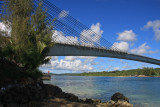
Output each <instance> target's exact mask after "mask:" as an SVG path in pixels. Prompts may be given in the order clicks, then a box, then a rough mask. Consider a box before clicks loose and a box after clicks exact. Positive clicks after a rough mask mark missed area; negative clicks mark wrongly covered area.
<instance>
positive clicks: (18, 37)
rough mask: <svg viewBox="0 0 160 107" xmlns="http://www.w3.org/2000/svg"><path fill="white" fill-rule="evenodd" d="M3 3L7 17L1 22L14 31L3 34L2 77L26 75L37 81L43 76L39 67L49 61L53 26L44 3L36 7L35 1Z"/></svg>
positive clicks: (0, 48) (0, 33) (0, 49)
mask: <svg viewBox="0 0 160 107" xmlns="http://www.w3.org/2000/svg"><path fill="white" fill-rule="evenodd" d="M3 1H4V2H5V4H4V6H3V7H4V10H5V14H3V15H1V17H0V21H1V22H2V23H3V24H4V25H5V26H6V27H7V28H8V29H12V30H11V32H9V33H8V32H5V31H0V61H1V62H3V63H2V64H1V65H0V77H2V76H3V77H6V78H11V77H12V78H13V79H14V78H18V77H22V74H24V75H23V76H30V77H32V78H35V79H37V78H39V77H40V76H41V72H40V71H39V69H38V67H39V66H40V65H42V64H44V63H47V62H48V61H49V60H50V57H47V53H48V52H49V49H50V47H52V46H53V45H54V43H53V42H52V34H53V26H52V25H51V24H50V20H48V19H47V13H46V11H45V10H44V9H43V8H42V3H41V2H39V4H38V6H37V7H35V6H34V2H33V0H3ZM4 63H5V64H4ZM12 74H13V75H12ZM14 74H15V75H14Z"/></svg>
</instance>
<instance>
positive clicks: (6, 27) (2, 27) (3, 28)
mask: <svg viewBox="0 0 160 107" xmlns="http://www.w3.org/2000/svg"><path fill="white" fill-rule="evenodd" d="M10 26H11V24H10V23H9V22H7V24H4V23H3V22H0V33H1V34H2V35H3V36H10V34H11V27H10Z"/></svg>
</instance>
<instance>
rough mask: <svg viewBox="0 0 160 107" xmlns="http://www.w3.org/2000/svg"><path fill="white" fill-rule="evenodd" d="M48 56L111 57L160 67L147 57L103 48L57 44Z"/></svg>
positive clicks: (159, 63)
mask: <svg viewBox="0 0 160 107" xmlns="http://www.w3.org/2000/svg"><path fill="white" fill-rule="evenodd" d="M48 55H49V56H96V57H111V58H119V59H127V60H133V61H140V62H145V63H151V64H156V65H160V60H157V59H153V58H149V57H145V56H140V55H135V54H128V53H125V52H117V51H113V50H107V49H103V48H94V47H87V46H77V45H68V44H56V45H55V46H54V47H53V48H51V49H50V52H49V53H48Z"/></svg>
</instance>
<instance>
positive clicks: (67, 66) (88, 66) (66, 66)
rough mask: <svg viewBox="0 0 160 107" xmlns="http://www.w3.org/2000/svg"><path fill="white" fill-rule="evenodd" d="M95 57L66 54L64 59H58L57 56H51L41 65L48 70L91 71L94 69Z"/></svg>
mask: <svg viewBox="0 0 160 107" xmlns="http://www.w3.org/2000/svg"><path fill="white" fill-rule="evenodd" d="M95 58H96V57H85V56H66V57H65V58H64V59H60V60H59V59H58V57H57V56H54V57H52V59H51V60H50V62H49V63H48V64H45V65H43V66H42V67H46V69H50V70H67V71H74V72H75V71H76V72H91V71H94V65H97V64H98V62H95V61H94V59H95Z"/></svg>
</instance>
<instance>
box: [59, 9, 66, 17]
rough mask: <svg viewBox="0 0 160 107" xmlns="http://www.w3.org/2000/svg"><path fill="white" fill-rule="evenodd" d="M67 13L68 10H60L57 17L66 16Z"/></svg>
mask: <svg viewBox="0 0 160 107" xmlns="http://www.w3.org/2000/svg"><path fill="white" fill-rule="evenodd" d="M68 14H69V11H66V10H62V11H61V12H60V13H59V16H58V17H59V18H65V17H67V16H68Z"/></svg>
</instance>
